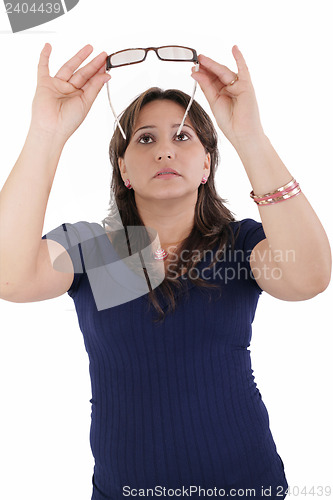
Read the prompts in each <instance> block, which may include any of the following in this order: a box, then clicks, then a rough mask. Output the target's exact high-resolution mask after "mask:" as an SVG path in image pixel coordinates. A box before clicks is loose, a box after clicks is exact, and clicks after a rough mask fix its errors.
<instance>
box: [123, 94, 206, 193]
mask: <svg viewBox="0 0 333 500" xmlns="http://www.w3.org/2000/svg"><path fill="white" fill-rule="evenodd" d="M184 113H185V110H184V108H183V107H182V106H180V105H179V104H177V103H175V102H174V101H170V100H163V101H162V100H156V101H152V102H150V103H148V104H146V105H145V106H144V107H143V108H142V109H141V111H140V113H139V116H138V119H137V123H136V124H135V126H134V130H133V132H134V133H133V135H132V138H131V141H130V143H129V145H128V147H127V149H126V151H125V154H124V157H123V158H119V160H118V163H119V167H120V171H121V176H122V179H123V181H125V180H126V179H129V180H130V182H131V185H132V187H133V189H134V192H135V197H136V198H137V197H141V198H145V199H155V200H157V199H159V200H162V199H164V200H165V199H174V198H180V197H184V196H189V195H193V197H194V196H195V200H196V198H197V192H198V187H199V186H200V183H201V179H202V177H203V175H205V176H206V177H207V178H208V175H209V172H210V154H209V153H207V154H206V152H205V149H204V147H203V145H202V144H201V142H200V140H199V138H198V136H197V134H196V132H195V130H194V127H193V125H192V123H191V121H190V120H189V118H188V117H187V118H186V120H185V124H184V126H183V128H182V131H181V133H180V135H179V136H177V135H176V134H177V130H178V128H179V125H180V124H181V121H182V119H183V116H184ZM141 127H144V128H143V129H142V128H141ZM139 129H141V130H139ZM169 168H172V169H173V170H175V171H176V172H177V173H178V175H165V174H163V175H159V176H156V174H157V172H159V171H160V170H161V169H169Z"/></svg>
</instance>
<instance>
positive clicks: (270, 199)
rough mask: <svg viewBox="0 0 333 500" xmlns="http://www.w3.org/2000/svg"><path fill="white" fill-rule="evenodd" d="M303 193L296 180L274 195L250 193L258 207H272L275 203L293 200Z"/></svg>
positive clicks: (274, 192)
mask: <svg viewBox="0 0 333 500" xmlns="http://www.w3.org/2000/svg"><path fill="white" fill-rule="evenodd" d="M301 192H302V191H301V188H300V187H299V183H298V182H297V181H296V180H295V179H292V180H291V181H290V182H288V183H287V184H285V185H284V186H282V187H280V188H278V189H276V190H275V191H273V192H272V193H267V194H262V195H255V194H254V192H253V190H252V191H251V193H250V197H251V198H252V199H253V201H254V202H255V203H256V204H257V205H272V204H273V203H280V202H281V201H285V200H288V199H289V198H293V197H294V196H297V195H298V194H300V193H301Z"/></svg>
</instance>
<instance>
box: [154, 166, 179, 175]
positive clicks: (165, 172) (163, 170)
mask: <svg viewBox="0 0 333 500" xmlns="http://www.w3.org/2000/svg"><path fill="white" fill-rule="evenodd" d="M167 173H169V174H175V175H180V174H179V173H178V172H177V171H176V170H174V169H173V168H162V169H161V170H159V171H158V172H157V173H156V174H155V175H154V177H158V176H159V175H160V174H161V175H165V174H167Z"/></svg>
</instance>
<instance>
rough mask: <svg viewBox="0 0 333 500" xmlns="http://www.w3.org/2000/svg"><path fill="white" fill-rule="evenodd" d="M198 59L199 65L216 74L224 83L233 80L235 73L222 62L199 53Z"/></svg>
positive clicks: (226, 83)
mask: <svg viewBox="0 0 333 500" xmlns="http://www.w3.org/2000/svg"><path fill="white" fill-rule="evenodd" d="M198 59H199V63H200V66H202V67H203V69H207V70H208V71H210V72H211V73H213V74H214V75H216V76H217V77H218V78H219V79H220V81H221V82H222V83H223V84H224V85H228V84H229V82H231V81H232V80H234V78H235V75H236V74H235V73H234V72H233V71H231V70H230V69H229V68H227V66H223V65H222V64H219V63H217V62H216V61H213V59H210V57H207V56H204V55H202V54H200V55H199V58H198ZM198 73H200V70H199V72H198Z"/></svg>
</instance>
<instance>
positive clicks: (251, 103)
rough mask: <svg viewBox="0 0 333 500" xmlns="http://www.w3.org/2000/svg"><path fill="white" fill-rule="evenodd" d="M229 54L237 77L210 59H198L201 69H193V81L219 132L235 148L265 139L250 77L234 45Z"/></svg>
mask: <svg viewBox="0 0 333 500" xmlns="http://www.w3.org/2000/svg"><path fill="white" fill-rule="evenodd" d="M232 54H233V56H234V58H235V60H236V64H237V68H238V79H237V80H236V81H235V83H234V84H232V85H230V83H231V82H232V81H233V80H235V78H237V74H236V73H234V72H233V71H231V70H230V69H229V68H227V66H223V65H222V64H218V63H217V62H215V61H213V59H210V58H209V57H206V56H203V55H202V54H200V55H199V58H198V59H199V63H200V69H199V71H198V72H195V71H194V68H192V77H193V78H194V79H195V80H196V81H197V82H198V83H199V85H200V87H201V90H202V91H203V93H204V94H205V96H206V98H207V100H208V103H209V105H210V109H211V110H212V112H213V114H214V117H215V119H216V122H217V124H218V126H219V128H220V129H221V130H222V132H223V133H224V135H225V136H226V137H227V139H228V140H229V141H230V142H231V143H232V144H233V145H234V146H235V147H236V146H237V144H239V143H241V142H242V141H251V140H255V139H256V138H258V137H262V136H263V135H264V132H263V128H262V125H261V122H260V116H259V109H258V104H257V99H256V96H255V92H254V88H253V85H252V82H251V77H250V73H249V70H248V67H247V65H246V63H245V59H244V57H243V55H242V53H241V52H240V50H239V49H238V47H237V45H234V46H233V48H232Z"/></svg>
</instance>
